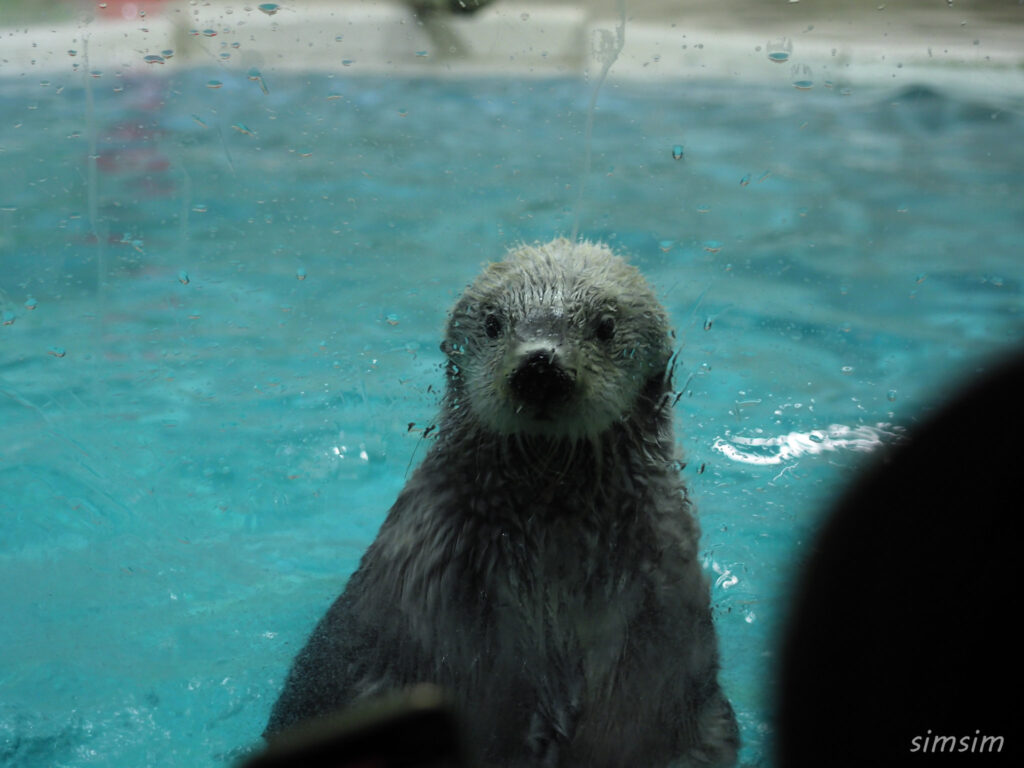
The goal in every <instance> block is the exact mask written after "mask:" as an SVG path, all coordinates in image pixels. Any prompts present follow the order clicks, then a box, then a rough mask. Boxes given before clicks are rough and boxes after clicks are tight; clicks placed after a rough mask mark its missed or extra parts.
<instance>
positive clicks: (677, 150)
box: [672, 144, 683, 160]
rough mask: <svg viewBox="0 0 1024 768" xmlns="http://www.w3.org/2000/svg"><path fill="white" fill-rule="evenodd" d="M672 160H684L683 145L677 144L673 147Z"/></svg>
mask: <svg viewBox="0 0 1024 768" xmlns="http://www.w3.org/2000/svg"><path fill="white" fill-rule="evenodd" d="M672 159H673V160H682V159H683V145H682V144H676V145H675V146H674V147H672Z"/></svg>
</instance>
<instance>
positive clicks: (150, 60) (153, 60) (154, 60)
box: [142, 53, 164, 64]
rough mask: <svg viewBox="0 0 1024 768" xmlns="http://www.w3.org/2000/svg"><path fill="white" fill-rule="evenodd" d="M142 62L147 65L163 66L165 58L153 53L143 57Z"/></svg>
mask: <svg viewBox="0 0 1024 768" xmlns="http://www.w3.org/2000/svg"><path fill="white" fill-rule="evenodd" d="M142 60H143V61H144V62H146V63H147V64H163V63H164V57H163V56H158V55H157V54H155V53H151V54H149V55H148V56H145V57H143V59H142Z"/></svg>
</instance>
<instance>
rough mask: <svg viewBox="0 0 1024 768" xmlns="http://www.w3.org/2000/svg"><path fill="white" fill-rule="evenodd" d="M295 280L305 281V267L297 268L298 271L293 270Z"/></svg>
mask: <svg viewBox="0 0 1024 768" xmlns="http://www.w3.org/2000/svg"><path fill="white" fill-rule="evenodd" d="M295 279H296V280H305V279H306V268H305V267H299V268H298V269H296V270H295Z"/></svg>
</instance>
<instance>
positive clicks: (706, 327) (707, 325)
mask: <svg viewBox="0 0 1024 768" xmlns="http://www.w3.org/2000/svg"><path fill="white" fill-rule="evenodd" d="M713 322H714V320H712V319H711V318H710V317H709V318H708V319H707V320H705V321H704V330H705V331H710V330H711V324H712V323H713Z"/></svg>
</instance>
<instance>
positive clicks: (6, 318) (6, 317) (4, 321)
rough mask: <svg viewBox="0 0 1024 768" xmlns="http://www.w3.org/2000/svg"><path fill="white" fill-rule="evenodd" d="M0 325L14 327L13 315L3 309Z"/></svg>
mask: <svg viewBox="0 0 1024 768" xmlns="http://www.w3.org/2000/svg"><path fill="white" fill-rule="evenodd" d="M0 325H14V313H13V312H11V310H9V309H5V310H4V312H3V315H0Z"/></svg>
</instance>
